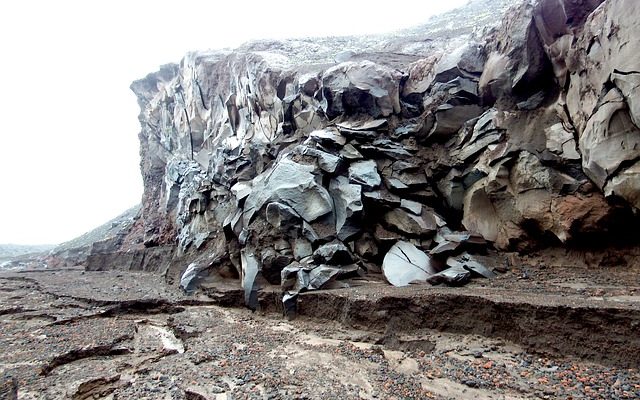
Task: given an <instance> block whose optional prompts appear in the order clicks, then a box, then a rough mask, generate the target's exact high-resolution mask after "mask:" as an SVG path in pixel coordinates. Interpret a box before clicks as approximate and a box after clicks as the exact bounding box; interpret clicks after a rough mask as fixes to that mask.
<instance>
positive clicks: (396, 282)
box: [382, 241, 437, 286]
mask: <svg viewBox="0 0 640 400" xmlns="http://www.w3.org/2000/svg"><path fill="white" fill-rule="evenodd" d="M382 272H383V274H384V277H385V278H386V279H387V281H389V283H391V284H392V285H393V286H407V285H409V284H410V283H413V282H425V281H426V280H427V279H428V278H429V277H430V276H431V275H433V274H435V273H436V272H437V271H436V270H435V268H434V267H433V266H432V265H431V260H430V258H429V256H428V255H427V254H425V253H424V252H422V251H420V250H418V249H417V248H416V247H415V246H414V245H412V244H411V243H408V242H403V241H399V242H397V243H396V244H395V245H393V246H392V247H391V249H390V250H389V252H387V254H386V255H385V256H384V261H383V262H382Z"/></svg>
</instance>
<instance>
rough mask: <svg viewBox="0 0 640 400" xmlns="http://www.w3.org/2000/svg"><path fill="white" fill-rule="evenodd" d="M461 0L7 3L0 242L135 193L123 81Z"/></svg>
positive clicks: (101, 211) (1, 30)
mask: <svg viewBox="0 0 640 400" xmlns="http://www.w3.org/2000/svg"><path fill="white" fill-rule="evenodd" d="M466 2H467V1H466V0H448V1H446V2H443V1H440V0H422V1H401V2H385V3H378V2H371V1H337V0H323V1H253V0H250V1H232V2H224V3H221V2H219V1H213V0H212V1H197V0H186V1H182V0H181V1H173V2H172V1H166V0H160V1H158V0H155V1H150V0H129V1H120V0H114V1H86V0H85V1H70V0H56V1H51V0H48V1H46V0H39V1H28V0H21V1H4V2H2V3H1V4H0V38H1V39H0V54H1V57H2V59H1V61H0V76H2V87H1V95H0V121H1V124H2V125H0V188H1V189H0V243H19V244H40V243H59V242H63V241H66V240H70V239H72V238H74V237H76V236H79V235H81V234H82V233H84V232H86V231H89V230H91V229H93V228H94V227H96V226H98V225H100V224H102V223H104V222H106V221H107V220H109V219H111V218H113V217H115V216H117V215H118V214H120V213H121V212H123V211H124V210H126V209H128V208H129V207H131V206H133V205H135V204H137V203H138V202H139V201H140V198H141V195H142V179H141V176H140V169H139V155H138V138H137V133H138V131H139V125H138V120H137V115H138V112H139V109H138V105H137V103H136V99H135V96H134V95H133V93H131V92H130V90H129V85H130V83H131V82H132V81H133V80H135V79H139V78H142V77H144V76H145V75H146V74H147V73H149V72H153V71H155V70H157V68H158V66H159V65H161V64H165V63H168V62H179V61H180V59H181V57H182V56H183V55H184V53H186V52H187V51H190V50H205V49H215V48H223V47H235V46H238V45H239V44H241V43H243V42H245V41H247V40H250V39H263V38H285V37H302V36H327V35H346V34H363V33H377V32H386V31H392V30H396V29H400V28H404V27H409V26H412V25H416V24H419V23H422V22H425V21H426V20H427V19H428V17H429V16H430V15H432V14H437V13H440V12H443V11H446V10H448V9H451V8H454V7H458V6H460V5H462V4H464V3H466Z"/></svg>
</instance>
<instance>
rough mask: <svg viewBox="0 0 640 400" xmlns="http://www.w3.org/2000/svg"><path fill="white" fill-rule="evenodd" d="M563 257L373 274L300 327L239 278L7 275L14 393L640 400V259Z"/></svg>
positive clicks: (5, 342) (315, 309) (3, 297)
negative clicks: (457, 270)
mask: <svg viewBox="0 0 640 400" xmlns="http://www.w3.org/2000/svg"><path fill="white" fill-rule="evenodd" d="M543 264H546V265H543ZM548 264H549V262H548V260H547V262H546V263H535V262H532V263H529V264H527V267H526V268H524V267H522V268H511V270H510V271H508V272H507V273H505V274H503V275H501V276H500V277H499V278H497V279H495V280H492V281H486V280H485V281H475V282H473V283H472V284H471V285H469V286H467V287H464V288H432V287H430V286H414V287H409V288H406V289H395V288H392V287H389V286H388V285H384V284H382V283H380V280H379V279H378V280H377V279H376V278H375V277H371V278H367V279H368V282H364V281H363V282H359V283H358V282H354V283H356V284H360V285H361V286H358V287H355V288H351V289H341V290H331V291H324V292H316V293H308V294H305V295H303V296H301V298H300V302H299V308H298V317H297V318H296V319H295V320H291V321H289V320H286V319H284V318H282V317H281V315H280V314H279V313H278V312H279V308H278V302H277V295H276V293H275V292H273V293H272V294H273V295H271V294H270V293H269V292H266V293H265V294H263V296H262V310H261V311H258V312H256V313H252V312H251V311H249V310H245V309H242V308H238V307H228V306H236V305H238V302H239V298H240V293H239V292H238V291H237V289H235V287H233V286H229V287H227V290H226V291H221V290H220V287H218V288H217V289H215V286H216V285H214V284H212V285H209V287H208V288H205V290H204V292H201V293H199V294H196V295H194V296H186V295H184V294H183V293H181V292H179V291H177V290H174V289H173V287H171V286H167V285H165V283H164V280H163V278H161V277H159V276H155V275H150V274H141V273H131V272H118V271H108V272H85V271H83V270H82V269H81V268H72V269H64V270H41V271H5V272H0V349H2V350H1V351H0V376H2V381H1V382H0V385H2V386H1V387H2V389H0V398H12V392H14V391H15V390H17V398H19V399H99V398H108V399H326V398H340V399H475V400H478V399H531V398H541V399H556V398H558V399H583V398H599V399H637V398H640V372H639V370H638V366H639V365H640V343H639V341H640V282H639V281H638V276H640V275H639V274H638V268H636V267H634V266H626V267H624V268H615V267H611V268H595V269H594V268H590V269H589V268H582V267H575V266H574V267H567V266H564V267H563V266H551V265H548ZM206 293H208V294H209V295H208V296H207V295H206ZM223 306H227V307H223Z"/></svg>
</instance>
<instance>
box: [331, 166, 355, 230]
mask: <svg viewBox="0 0 640 400" xmlns="http://www.w3.org/2000/svg"><path fill="white" fill-rule="evenodd" d="M329 192H330V193H331V196H332V197H333V203H334V206H335V214H336V232H337V233H338V238H339V239H340V240H349V239H350V238H351V237H353V236H354V235H356V234H357V233H358V232H360V226H359V225H360V224H359V219H360V215H361V214H362V187H361V186H360V185H355V184H352V183H349V179H347V178H346V177H344V176H338V177H336V178H335V179H333V180H331V183H330V184H329Z"/></svg>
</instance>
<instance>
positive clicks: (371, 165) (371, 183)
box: [349, 160, 382, 189]
mask: <svg viewBox="0 0 640 400" xmlns="http://www.w3.org/2000/svg"><path fill="white" fill-rule="evenodd" d="M349 181H350V182H352V183H357V184H359V185H362V186H364V187H365V188H366V189H374V188H376V187H378V186H380V183H381V182H382V179H381V178H380V175H379V174H378V166H377V165H376V162H375V161H373V160H366V161H357V162H354V163H353V164H351V165H350V166H349Z"/></svg>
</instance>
